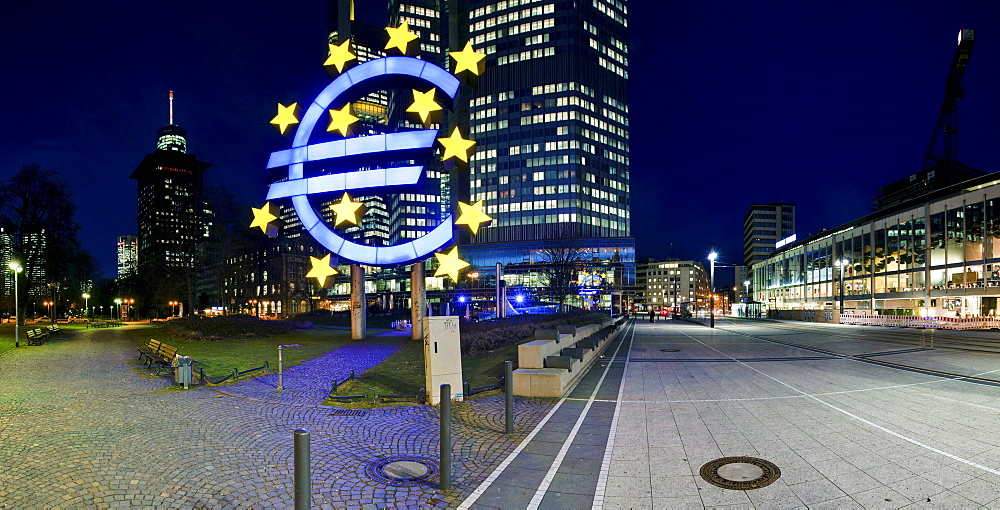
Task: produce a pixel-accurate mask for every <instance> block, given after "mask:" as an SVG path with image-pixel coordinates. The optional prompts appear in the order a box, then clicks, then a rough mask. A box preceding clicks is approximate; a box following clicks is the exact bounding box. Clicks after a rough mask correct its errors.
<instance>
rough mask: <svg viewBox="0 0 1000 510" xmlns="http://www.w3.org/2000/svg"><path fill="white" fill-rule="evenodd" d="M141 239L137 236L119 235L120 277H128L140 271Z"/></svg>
mask: <svg viewBox="0 0 1000 510" xmlns="http://www.w3.org/2000/svg"><path fill="white" fill-rule="evenodd" d="M138 268H139V239H138V238H137V237H136V236H131V235H130V236H118V278H128V277H129V276H132V275H134V274H136V273H137V272H138Z"/></svg>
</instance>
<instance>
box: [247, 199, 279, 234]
mask: <svg viewBox="0 0 1000 510" xmlns="http://www.w3.org/2000/svg"><path fill="white" fill-rule="evenodd" d="M250 209H253V222H252V223H250V228H254V227H260V231H261V232H263V233H265V234H266V233H267V227H269V226H271V222H272V221H274V220H276V219H278V217H277V216H275V215H274V214H272V213H271V202H264V207H261V208H260V209H257V208H256V207H251V208H250Z"/></svg>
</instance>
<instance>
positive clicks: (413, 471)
mask: <svg viewBox="0 0 1000 510" xmlns="http://www.w3.org/2000/svg"><path fill="white" fill-rule="evenodd" d="M437 473H438V466H437V463H436V462H434V461H433V460H431V459H426V458H424V457H417V456H413V455H393V456H392V457H386V458H383V459H379V460H376V461H375V462H372V463H371V464H368V466H366V467H365V474H366V475H368V476H369V477H370V478H372V479H373V480H376V481H379V482H382V483H384V484H387V485H395V486H397V487H413V486H416V485H422V484H424V483H425V482H427V481H428V480H430V479H431V478H432V477H433V476H434V475H436V474H437Z"/></svg>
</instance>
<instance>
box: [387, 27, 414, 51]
mask: <svg viewBox="0 0 1000 510" xmlns="http://www.w3.org/2000/svg"><path fill="white" fill-rule="evenodd" d="M385 31H386V32H388V33H389V42H387V43H385V49H387V50H388V49H390V48H396V49H398V50H399V52H400V53H402V54H403V55H406V53H407V51H406V50H407V49H409V48H410V46H411V44H412V43H413V41H416V40H417V34H414V33H412V32H410V25H408V24H407V23H406V22H405V21H404V22H403V23H402V24H400V25H399V27H398V28H393V27H385Z"/></svg>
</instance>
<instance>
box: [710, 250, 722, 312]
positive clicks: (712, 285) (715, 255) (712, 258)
mask: <svg viewBox="0 0 1000 510" xmlns="http://www.w3.org/2000/svg"><path fill="white" fill-rule="evenodd" d="M717 258H719V254H718V253H715V252H714V251H713V252H712V253H709V254H708V262H709V264H710V267H711V270H710V272H709V280H708V281H709V284H708V286H709V289H708V296H709V297H708V301H709V312H708V313H709V325H710V327H712V328H714V327H715V259H717Z"/></svg>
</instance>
